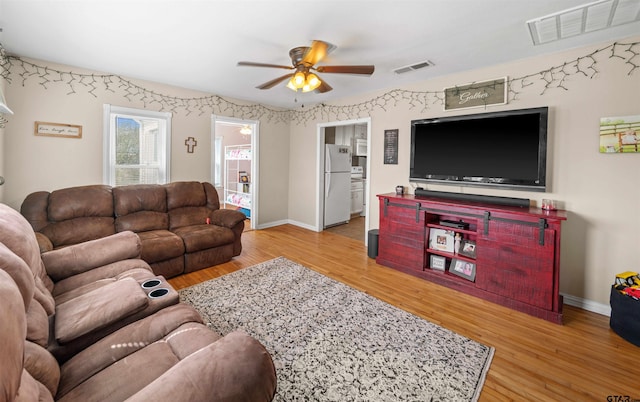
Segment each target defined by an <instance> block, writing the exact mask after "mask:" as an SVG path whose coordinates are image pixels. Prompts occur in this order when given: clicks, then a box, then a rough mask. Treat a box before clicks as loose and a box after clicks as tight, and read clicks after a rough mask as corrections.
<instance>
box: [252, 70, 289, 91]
mask: <svg viewBox="0 0 640 402" xmlns="http://www.w3.org/2000/svg"><path fill="white" fill-rule="evenodd" d="M291 77H293V73H291V74H285V75H283V76H282V77H278V78H276V79H273V80H271V81H269V82H265V83H264V84H262V85H258V86H257V87H256V88H258V89H269V88H273V87H274V86H276V85H278V84H279V83H281V82H282V81H284V80H286V79H287V78H291Z"/></svg>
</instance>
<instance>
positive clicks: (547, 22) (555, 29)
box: [527, 0, 640, 45]
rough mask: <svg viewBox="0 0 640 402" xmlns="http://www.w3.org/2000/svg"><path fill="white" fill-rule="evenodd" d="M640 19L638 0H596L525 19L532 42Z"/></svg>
mask: <svg viewBox="0 0 640 402" xmlns="http://www.w3.org/2000/svg"><path fill="white" fill-rule="evenodd" d="M637 21H640V0H599V1H596V2H593V3H589V4H584V5H582V6H578V7H574V8H570V9H567V10H564V11H560V12H557V13H554V14H549V15H547V16H544V17H540V18H536V19H533V20H529V21H527V25H528V26H529V33H530V34H531V39H533V44H534V45H541V44H544V43H549V42H553V41H556V40H560V39H564V38H570V37H572V36H576V35H581V34H584V33H589V32H593V31H599V30H601V29H606V28H610V27H613V26H616V25H622V24H628V23H630V22H637Z"/></svg>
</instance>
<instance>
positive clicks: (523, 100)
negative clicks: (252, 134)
mask: <svg viewBox="0 0 640 402" xmlns="http://www.w3.org/2000/svg"><path fill="white" fill-rule="evenodd" d="M639 40H640V38H631V39H629V40H626V41H621V42H631V41H639ZM606 45H608V44H604V46H606ZM600 47H602V46H594V47H590V48H583V49H577V50H574V51H571V52H565V53H561V54H555V55H552V56H545V57H537V58H533V59H529V60H523V61H520V62H515V63H509V64H504V65H496V66H493V67H490V68H485V69H482V70H475V71H470V72H466V73H461V74H456V75H451V76H447V77H442V78H438V79H433V80H429V81H426V82H423V83H421V84H419V85H413V86H411V87H409V88H405V89H410V90H415V91H441V90H442V88H445V87H450V86H454V85H456V84H465V83H469V82H473V81H483V80H489V79H493V78H497V77H504V76H509V77H512V78H513V77H522V76H525V75H528V74H531V73H536V72H539V71H543V70H546V69H549V68H550V67H553V66H556V65H560V66H561V65H562V64H563V63H564V62H565V61H569V60H573V59H576V58H577V57H580V56H584V55H587V54H589V53H591V52H592V51H594V50H596V49H597V48H600ZM597 61H598V66H597V69H598V71H599V73H598V74H597V75H596V76H595V77H594V78H592V79H589V78H585V77H583V76H582V75H579V74H578V75H571V76H570V77H568V80H567V81H566V83H565V86H566V87H567V88H568V90H563V89H555V90H550V91H547V92H546V93H545V94H544V95H541V92H542V90H543V86H542V83H541V81H540V80H539V79H536V78H535V77H534V78H532V79H531V82H535V84H534V85H531V86H529V87H527V88H525V89H524V90H523V91H522V93H521V94H520V95H519V97H518V98H519V99H517V100H513V99H511V100H510V101H509V103H508V104H507V105H503V106H495V107H490V108H487V111H494V110H508V109H521V108H529V107H538V106H548V107H549V108H550V111H551V112H550V120H549V137H548V141H549V145H548V151H549V155H548V157H549V160H548V172H549V173H548V178H549V181H550V188H549V190H548V192H547V193H536V192H521V191H509V190H487V189H480V188H473V187H455V186H453V187H452V186H436V185H429V186H427V188H429V189H432V190H442V191H453V192H461V193H475V194H489V195H499V196H507V197H518V198H530V199H532V200H534V201H535V202H536V203H538V205H539V203H540V200H541V199H542V198H543V197H544V198H552V199H555V200H558V201H560V203H561V205H562V206H564V208H566V209H567V210H568V211H569V219H568V221H567V222H566V224H565V225H564V226H563V232H562V249H561V250H562V251H561V252H562V261H561V284H560V287H561V292H562V293H565V294H567V295H571V296H575V297H577V298H580V299H584V300H585V301H586V303H587V304H588V303H589V301H592V302H596V303H600V305H599V306H596V309H597V308H599V307H603V305H608V298H609V290H610V288H609V285H610V284H611V283H612V282H613V279H614V277H615V274H616V273H619V272H622V271H625V270H636V271H637V270H640V253H638V247H640V231H638V227H640V201H639V200H640V154H626V155H620V154H616V155H612V154H600V153H599V150H598V141H599V139H598V130H599V119H600V117H605V116H624V115H638V114H640V108H639V106H638V105H640V103H639V100H638V99H639V98H638V96H639V95H640V71H635V72H634V74H632V75H628V72H629V70H630V66H629V65H627V64H624V63H623V62H620V60H619V59H615V58H614V59H609V58H608V54H607V55H599V56H598V57H597ZM383 94H384V92H380V93H374V94H370V95H368V96H361V97H354V98H351V99H342V100H341V101H340V102H335V103H333V105H350V104H359V103H360V102H366V101H368V100H370V99H372V98H375V97H378V96H380V95H383ZM385 106H386V107H385V109H386V110H382V109H379V108H378V109H374V110H372V111H370V112H368V113H369V115H370V116H371V122H372V130H371V133H372V138H371V149H370V153H371V157H372V161H371V171H370V173H369V178H370V183H371V184H370V185H371V198H370V199H369V200H368V201H369V204H370V205H372V206H373V208H371V209H370V219H371V228H377V227H378V220H379V214H378V210H377V206H378V201H377V198H376V197H375V195H376V194H380V193H387V192H392V191H393V190H394V188H395V186H396V185H398V184H403V185H405V186H410V184H409V182H408V176H409V145H410V134H411V132H410V121H411V120H412V119H419V118H427V117H436V116H444V115H453V114H467V113H475V112H482V111H485V110H484V109H469V110H463V111H457V112H444V111H443V110H442V106H441V105H439V104H436V105H429V109H428V110H425V111H423V110H422V107H421V106H418V107H415V108H413V109H412V108H410V107H409V105H408V104H407V103H406V102H402V101H400V102H398V103H397V104H396V105H395V106H394V102H393V101H391V102H389V103H388V104H386V105H385ZM356 117H362V116H350V118H356ZM315 123H318V122H315ZM396 128H397V129H399V155H398V165H384V164H383V132H384V130H385V129H396ZM316 137H317V134H316V124H314V122H311V123H307V124H306V125H298V126H295V125H294V126H292V128H291V149H292V152H291V166H290V168H291V179H290V181H289V186H290V193H289V200H290V208H289V218H290V219H291V220H293V221H296V222H303V223H304V224H307V225H313V224H314V222H315V211H314V209H315V207H316V206H317V202H318V201H317V200H318V194H317V191H316V187H315V183H316V181H317V179H316V174H315V170H314V169H310V168H309V164H310V163H317V161H316V153H317V145H316V143H317V140H316ZM294 199H295V202H294Z"/></svg>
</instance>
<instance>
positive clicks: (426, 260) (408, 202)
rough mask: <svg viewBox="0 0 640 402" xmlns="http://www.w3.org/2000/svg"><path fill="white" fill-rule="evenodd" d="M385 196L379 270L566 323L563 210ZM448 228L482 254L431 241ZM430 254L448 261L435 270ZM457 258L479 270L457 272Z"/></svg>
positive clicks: (380, 237)
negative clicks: (455, 223) (562, 270)
mask: <svg viewBox="0 0 640 402" xmlns="http://www.w3.org/2000/svg"><path fill="white" fill-rule="evenodd" d="M378 198H379V200H380V227H379V239H378V256H377V258H376V262H377V263H378V264H381V265H385V266H389V267H392V268H395V269H397V270H400V271H403V272H406V273H409V274H412V275H415V276H417V277H419V278H423V279H426V280H430V281H433V282H435V283H438V284H441V285H444V286H447V287H449V288H453V289H456V290H459V291H461V292H465V293H468V294H471V295H474V296H477V297H480V298H482V299H485V300H489V301H491V302H494V303H498V304H501V305H504V306H507V307H510V308H512V309H515V310H518V311H522V312H525V313H528V314H531V315H533V316H536V317H540V318H543V319H545V320H548V321H552V322H555V323H558V324H561V323H562V296H561V295H560V292H559V283H558V282H559V271H560V226H561V223H562V221H564V220H566V219H567V217H566V213H565V212H564V211H545V210H541V209H539V208H531V207H528V208H521V207H514V206H502V205H495V204H490V203H484V202H471V201H457V200H448V199H443V198H432V197H418V196H413V195H396V194H393V193H390V194H381V195H378ZM443 221H458V222H459V221H461V222H462V223H461V225H460V226H462V228H452V227H450V226H444V225H442V224H441V222H443ZM443 230H444V231H449V232H450V231H453V234H455V233H458V234H459V237H460V238H462V239H464V240H466V241H471V242H472V243H471V244H472V246H473V245H474V244H475V256H474V255H472V256H468V255H467V256H465V255H461V254H457V253H454V252H449V251H446V250H444V249H445V248H447V245H446V244H444V243H445V242H443V243H442V244H438V243H436V242H435V241H436V239H432V240H433V241H430V237H432V238H433V237H434V235H435V234H441V233H443V232H442V231H443ZM431 233H433V234H434V235H431V236H430V234H431ZM450 234H451V233H447V235H450ZM445 240H450V239H445ZM467 254H468V253H467ZM431 256H437V257H441V258H437V259H438V260H439V261H436V263H438V264H436V265H437V266H438V267H439V268H440V269H436V268H432V266H433V264H434V262H433V261H431ZM454 259H455V260H457V261H458V262H459V264H457V265H458V266H460V265H467V264H465V263H466V262H469V263H471V264H470V265H467V266H473V267H474V270H475V271H474V276H475V277H474V278H473V279H468V278H465V277H461V276H459V275H454V274H453V273H452V272H450V269H452V267H451V261H453V260H454ZM442 262H445V264H446V269H445V270H442V266H441V263H442Z"/></svg>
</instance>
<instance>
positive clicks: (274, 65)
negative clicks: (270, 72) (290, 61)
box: [238, 61, 293, 70]
mask: <svg viewBox="0 0 640 402" xmlns="http://www.w3.org/2000/svg"><path fill="white" fill-rule="evenodd" d="M238 65H239V66H247V67H272V68H284V69H287V70H293V67H291V66H281V65H279V64H268V63H255V62H253V61H239V62H238Z"/></svg>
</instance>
